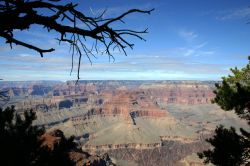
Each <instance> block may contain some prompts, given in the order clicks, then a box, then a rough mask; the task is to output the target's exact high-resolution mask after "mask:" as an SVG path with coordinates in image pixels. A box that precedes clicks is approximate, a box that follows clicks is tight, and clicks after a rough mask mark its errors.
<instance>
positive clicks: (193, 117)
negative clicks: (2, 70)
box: [0, 81, 247, 166]
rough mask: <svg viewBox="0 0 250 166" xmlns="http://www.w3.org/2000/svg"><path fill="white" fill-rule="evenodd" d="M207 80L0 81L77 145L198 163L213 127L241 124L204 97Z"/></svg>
mask: <svg viewBox="0 0 250 166" xmlns="http://www.w3.org/2000/svg"><path fill="white" fill-rule="evenodd" d="M214 83H215V82H213V81H79V82H78V83H77V84H75V82H73V81H68V82H58V81H52V82H46V81H31V82H11V83H10V82H1V83H0V89H1V90H2V91H5V92H6V94H7V95H8V96H9V100H8V101H7V102H6V103H3V107H6V106H8V105H15V106H16V109H17V110H18V111H19V113H22V112H23V111H24V110H26V109H30V108H32V109H33V110H35V111H36V114H37V120H36V121H35V124H34V125H44V126H45V127H46V129H47V130H48V131H53V130H56V129H60V130H62V131H63V132H64V134H65V136H67V137H70V136H71V135H74V136H75V141H76V142H77V143H78V145H79V147H81V149H82V150H83V151H87V152H88V153H90V154H93V155H95V154H100V155H102V154H105V153H107V154H109V156H110V157H111V158H112V160H113V161H114V163H116V164H117V165H124V166H125V165H138V166H158V165H160V166H163V165H169V166H172V165H177V166H188V165H190V166H191V165H203V164H202V161H201V160H199V159H198V157H197V156H196V155H195V153H197V152H199V151H203V150H205V149H208V148H209V145H208V144H207V143H206V142H205V139H206V138H209V137H211V136H212V135H213V131H214V129H215V127H216V126H217V125H219V124H223V125H225V126H227V127H229V126H236V127H238V128H240V127H243V128H247V124H246V122H245V121H243V120H241V119H239V118H238V117H237V116H236V115H235V114H233V113H232V112H225V111H222V110H221V109H220V108H219V107H218V106H217V105H214V104H212V103H211V100H212V99H213V98H214V96H215V95H214V93H213V90H214Z"/></svg>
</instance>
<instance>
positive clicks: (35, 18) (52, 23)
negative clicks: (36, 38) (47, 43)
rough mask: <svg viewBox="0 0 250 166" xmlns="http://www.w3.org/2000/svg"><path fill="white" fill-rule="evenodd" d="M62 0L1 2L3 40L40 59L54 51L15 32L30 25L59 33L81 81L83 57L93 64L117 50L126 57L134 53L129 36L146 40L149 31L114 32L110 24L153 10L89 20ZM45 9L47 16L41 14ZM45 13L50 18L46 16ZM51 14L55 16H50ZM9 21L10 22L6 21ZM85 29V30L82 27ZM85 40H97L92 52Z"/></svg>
mask: <svg viewBox="0 0 250 166" xmlns="http://www.w3.org/2000/svg"><path fill="white" fill-rule="evenodd" d="M60 1H61V0H49V1H45V0H0V37H2V38H4V39H6V43H8V44H10V46H11V47H12V44H13V43H14V44H16V45H21V46H23V47H26V48H29V49H32V50H34V51H37V52H38V53H39V54H40V55H41V57H43V54H44V53H47V52H52V51H54V50H55V49H53V48H50V49H41V48H40V47H38V46H34V45H31V44H28V43H26V42H24V41H21V40H18V39H16V38H15V36H14V34H13V31H14V30H28V29H30V26H31V25H35V24H36V25H41V26H43V27H44V28H45V29H47V30H48V31H51V30H54V31H55V32H57V33H59V36H60V37H59V38H58V39H57V40H58V41H59V44H60V43H61V42H66V43H69V44H70V50H71V57H72V66H71V73H72V71H73V68H74V61H73V60H74V56H76V55H77V56H78V70H77V78H78V79H80V77H79V73H80V65H81V59H82V55H85V56H87V58H88V59H89V61H90V63H91V64H92V60H91V57H95V54H98V53H99V52H101V53H102V54H104V53H105V54H107V55H108V56H109V58H113V59H114V57H113V55H112V51H113V50H115V49H118V50H120V51H122V52H123V53H124V54H125V55H127V53H126V48H127V47H128V48H130V49H133V46H134V44H133V43H130V42H129V41H127V40H126V38H125V37H126V36H132V37H135V38H138V39H140V40H144V41H145V39H144V38H143V37H142V36H141V34H145V33H147V29H145V30H142V31H135V30H131V29H113V28H112V26H111V24H113V23H116V22H119V21H121V22H123V20H122V19H123V18H125V17H126V16H127V15H129V14H132V13H142V14H151V12H152V11H153V10H154V9H151V10H139V9H131V10H128V11H127V12H125V13H123V14H121V15H120V16H118V17H114V18H106V19H105V18H104V17H103V16H104V14H105V13H106V10H104V11H103V12H102V13H101V14H100V15H99V16H97V17H88V16H86V15H85V14H83V13H82V12H80V11H78V10H77V9H76V7H77V4H73V3H68V4H66V5H61V4H60V3H59V2H60ZM40 9H43V11H44V13H45V14H39V13H40ZM46 10H48V11H49V12H48V13H50V14H47V15H46ZM51 13H52V14H51ZM6 18H8V19H6ZM81 24H82V25H84V27H85V28H82V27H80V25H81ZM86 37H89V38H90V39H94V42H93V44H92V47H91V48H88V46H87V45H86ZM99 46H100V47H102V46H104V48H105V50H104V51H100V50H99V49H98V47H99Z"/></svg>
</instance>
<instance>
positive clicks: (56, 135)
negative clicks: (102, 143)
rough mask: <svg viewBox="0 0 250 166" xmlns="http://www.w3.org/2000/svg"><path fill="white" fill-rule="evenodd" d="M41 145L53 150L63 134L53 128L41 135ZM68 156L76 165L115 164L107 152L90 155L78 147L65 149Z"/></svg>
mask: <svg viewBox="0 0 250 166" xmlns="http://www.w3.org/2000/svg"><path fill="white" fill-rule="evenodd" d="M41 139H42V140H43V144H42V146H46V147H48V148H49V149H51V150H53V149H54V147H55V146H56V145H58V144H59V143H60V142H61V141H62V140H63V139H65V137H64V134H63V132H62V131H60V130H55V131H52V132H50V133H45V134H44V135H42V137H41ZM66 153H68V156H69V158H70V159H71V161H72V162H73V163H74V164H75V165H76V166H83V165H93V166H115V164H114V163H113V162H112V160H111V159H110V157H109V155H108V154H107V153H105V154H102V155H91V154H89V153H88V152H86V151H81V150H79V149H67V151H66Z"/></svg>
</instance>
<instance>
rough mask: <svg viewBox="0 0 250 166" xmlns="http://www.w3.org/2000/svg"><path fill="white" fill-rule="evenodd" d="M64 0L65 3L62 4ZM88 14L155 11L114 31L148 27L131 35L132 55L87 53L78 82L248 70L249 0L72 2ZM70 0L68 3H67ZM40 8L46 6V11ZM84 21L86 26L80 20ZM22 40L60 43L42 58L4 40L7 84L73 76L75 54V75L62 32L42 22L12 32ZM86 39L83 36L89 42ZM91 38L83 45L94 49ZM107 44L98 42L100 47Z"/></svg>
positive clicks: (204, 76) (202, 76) (1, 53)
mask: <svg viewBox="0 0 250 166" xmlns="http://www.w3.org/2000/svg"><path fill="white" fill-rule="evenodd" d="M64 2H65V1H64ZM72 2H73V3H77V4H78V6H77V9H78V10H80V11H82V12H83V13H85V14H86V15H88V16H98V14H100V13H102V11H103V10H105V9H107V12H106V13H105V15H104V17H105V18H112V17H115V16H119V15H120V14H121V13H123V12H125V11H127V10H128V9H132V8H138V9H145V10H146V9H152V8H154V9H155V10H154V11H153V12H152V13H151V15H147V14H131V15H129V16H128V17H126V18H125V19H124V21H125V23H122V22H117V23H116V24H112V25H113V26H114V28H129V29H134V30H144V29H146V28H148V31H149V33H148V34H145V35H143V37H144V38H145V39H146V42H145V41H142V40H139V39H135V38H131V37H128V38H127V39H128V40H129V41H131V42H132V43H134V44H135V46H134V49H133V50H130V49H127V54H128V56H125V55H124V54H123V53H122V52H119V51H118V50H114V52H112V53H113V55H114V57H115V60H114V61H113V60H112V59H111V60H110V59H109V57H108V56H107V55H99V54H97V55H96V58H94V57H92V58H91V61H92V64H91V63H90V62H89V60H88V59H87V58H86V57H84V58H83V59H82V63H81V71H80V79H83V80H220V79H221V77H222V76H226V75H228V74H230V70H229V69H230V68H232V67H236V66H237V67H239V68H241V67H243V66H244V65H245V64H247V57H248V55H249V54H250V47H249V44H250V24H247V23H248V21H250V7H249V6H250V1H249V0H237V1H236V0H154V1H153V0H119V1H117V0H95V1H94V0H92V1H87V0H78V1H77V0H72ZM65 3H66V2H65ZM42 12H43V11H42ZM79 26H81V25H79ZM14 34H15V35H16V37H17V38H18V39H19V40H24V41H26V42H28V43H31V44H34V45H37V46H40V47H41V48H44V49H48V48H51V47H52V48H55V49H56V50H55V51H54V52H52V53H46V54H44V57H43V58H41V57H40V55H39V54H38V53H37V52H35V51H32V50H30V49H27V48H23V47H21V46H16V45H13V48H12V49H11V48H10V47H9V45H6V44H5V40H4V39H2V38H0V58H1V61H0V78H1V79H3V80H6V81H25V80H61V81H66V80H75V79H77V76H76V74H77V65H76V62H77V55H76V56H75V59H74V62H75V65H74V68H73V72H72V74H71V75H70V69H71V53H70V52H69V46H68V45H67V44H64V43H61V44H60V45H59V44H58V42H57V40H56V39H55V38H57V37H60V34H58V33H56V32H54V31H51V32H50V33H48V32H47V31H46V30H44V29H42V27H40V26H31V29H29V30H28V31H15V32H14ZM84 42H85V41H84ZM91 42H92V41H91V40H88V41H86V42H85V44H86V45H87V46H91ZM102 48H103V46H101V45H100V49H102Z"/></svg>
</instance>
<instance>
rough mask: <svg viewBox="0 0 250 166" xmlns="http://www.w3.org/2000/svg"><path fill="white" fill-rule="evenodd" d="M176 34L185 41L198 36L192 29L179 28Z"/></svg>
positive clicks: (190, 40)
mask: <svg viewBox="0 0 250 166" xmlns="http://www.w3.org/2000/svg"><path fill="white" fill-rule="evenodd" d="M178 35H179V36H180V37H181V38H183V39H185V40H186V41H187V42H192V41H193V40H194V39H196V38H197V37H198V34H196V33H195V32H194V31H188V30H180V31H178Z"/></svg>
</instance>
